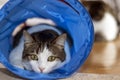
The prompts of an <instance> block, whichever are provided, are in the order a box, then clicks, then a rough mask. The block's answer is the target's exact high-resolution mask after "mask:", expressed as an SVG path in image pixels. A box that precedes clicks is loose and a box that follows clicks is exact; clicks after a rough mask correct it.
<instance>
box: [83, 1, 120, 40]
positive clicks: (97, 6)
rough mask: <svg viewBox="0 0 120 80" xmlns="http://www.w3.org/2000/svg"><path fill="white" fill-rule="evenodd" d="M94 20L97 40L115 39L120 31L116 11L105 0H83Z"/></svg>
mask: <svg viewBox="0 0 120 80" xmlns="http://www.w3.org/2000/svg"><path fill="white" fill-rule="evenodd" d="M81 2H82V3H83V5H84V6H85V7H86V9H87V10H88V12H89V13H90V16H91V18H92V20H93V25H94V30H95V41H113V40H115V39H116V38H117V36H118V33H119V27H118V19H117V17H116V13H115V12H113V10H112V8H111V7H110V6H108V5H107V4H106V3H105V2H104V1H98V0H96V1H85V0H82V1H81Z"/></svg>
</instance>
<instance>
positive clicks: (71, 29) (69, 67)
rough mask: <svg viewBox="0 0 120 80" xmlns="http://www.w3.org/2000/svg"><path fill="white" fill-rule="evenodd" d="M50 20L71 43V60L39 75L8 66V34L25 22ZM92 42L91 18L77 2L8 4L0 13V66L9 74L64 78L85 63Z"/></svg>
mask: <svg viewBox="0 0 120 80" xmlns="http://www.w3.org/2000/svg"><path fill="white" fill-rule="evenodd" d="M32 17H40V18H45V19H51V20H53V21H54V22H55V23H56V24H57V25H58V26H59V28H61V29H62V30H64V31H66V33H67V34H68V35H69V36H70V37H71V39H72V42H73V44H72V47H71V48H70V56H71V60H70V62H69V63H67V64H66V65H65V66H63V67H62V68H60V69H58V70H56V71H54V72H52V73H50V74H41V73H35V72H30V71H27V70H22V69H19V68H16V67H14V66H13V65H11V64H10V62H9V60H8V57H9V53H10V51H11V49H12V43H11V38H12V37H11V34H12V32H13V30H14V29H15V28H16V26H17V25H19V24H21V23H22V22H24V21H25V20H26V19H28V18H32ZM93 41H94V30H93V24H92V21H91V18H90V16H89V14H88V13H87V11H86V10H85V8H84V7H83V5H82V4H81V3H79V1H77V0H9V1H8V2H7V3H6V4H5V5H4V6H3V7H2V9H1V10H0V62H1V63H2V64H3V65H4V66H5V67H6V68H7V69H8V70H9V71H11V72H12V73H14V74H16V75H18V76H20V77H23V78H27V79H31V80H53V79H61V78H67V77H69V76H70V75H72V74H73V73H74V72H76V71H77V70H78V69H79V68H80V67H81V66H82V64H83V63H84V62H85V60H86V59H87V57H88V55H89V53H90V51H91V48H92V45H93Z"/></svg>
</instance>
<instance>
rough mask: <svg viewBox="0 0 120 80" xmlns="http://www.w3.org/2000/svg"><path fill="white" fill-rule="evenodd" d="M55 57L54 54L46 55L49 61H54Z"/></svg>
mask: <svg viewBox="0 0 120 80" xmlns="http://www.w3.org/2000/svg"><path fill="white" fill-rule="evenodd" d="M56 59H57V57H55V56H50V57H48V61H49V62H52V61H55V60H56Z"/></svg>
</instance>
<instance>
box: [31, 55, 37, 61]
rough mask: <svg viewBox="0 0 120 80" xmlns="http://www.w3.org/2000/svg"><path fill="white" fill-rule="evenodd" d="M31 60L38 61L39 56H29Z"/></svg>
mask: <svg viewBox="0 0 120 80" xmlns="http://www.w3.org/2000/svg"><path fill="white" fill-rule="evenodd" d="M29 59H31V60H38V57H37V55H34V54H32V55H30V56H29Z"/></svg>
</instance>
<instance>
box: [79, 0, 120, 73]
mask: <svg viewBox="0 0 120 80" xmlns="http://www.w3.org/2000/svg"><path fill="white" fill-rule="evenodd" d="M80 1H81V3H82V4H83V5H84V6H85V8H86V9H87V10H88V12H89V13H90V15H91V18H92V20H93V24H94V29H95V43H94V46H93V49H92V52H91V54H90V56H89V57H88V59H87V60H86V62H85V64H84V65H83V66H82V68H81V69H80V70H79V72H82V73H97V74H120V0H80Z"/></svg>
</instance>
